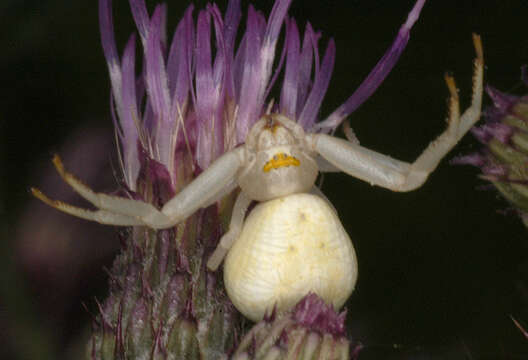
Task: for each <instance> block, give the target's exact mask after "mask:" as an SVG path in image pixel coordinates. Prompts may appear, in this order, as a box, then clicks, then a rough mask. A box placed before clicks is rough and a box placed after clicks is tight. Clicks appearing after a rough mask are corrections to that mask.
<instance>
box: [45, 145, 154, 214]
mask: <svg viewBox="0 0 528 360" xmlns="http://www.w3.org/2000/svg"><path fill="white" fill-rule="evenodd" d="M53 165H55V168H56V169H57V172H58V173H59V175H60V176H61V177H62V179H63V180H64V181H65V182H66V183H68V184H69V185H70V186H71V187H72V188H73V190H75V191H76V192H77V193H78V194H79V195H81V196H82V197H83V198H84V199H86V200H88V201H89V202H90V203H92V204H93V205H94V206H95V207H97V208H99V209H101V210H109V211H110V212H112V213H117V214H122V215H128V216H133V217H144V216H147V215H150V214H152V213H159V214H161V212H160V211H159V210H158V209H156V208H155V207H154V206H153V205H152V204H149V203H146V202H143V201H139V200H133V199H127V198H123V197H118V196H111V195H107V194H103V193H96V192H94V191H93V190H92V189H90V188H89V187H88V186H87V185H85V184H83V183H82V181H81V180H79V179H77V178H76V177H75V176H74V175H73V174H71V173H69V172H68V171H66V169H65V168H64V164H63V163H62V161H61V159H60V157H59V155H55V156H54V157H53Z"/></svg>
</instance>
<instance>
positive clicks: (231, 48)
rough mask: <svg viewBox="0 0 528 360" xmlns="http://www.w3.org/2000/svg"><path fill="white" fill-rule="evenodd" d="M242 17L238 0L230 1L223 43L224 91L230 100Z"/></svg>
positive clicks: (233, 96)
mask: <svg viewBox="0 0 528 360" xmlns="http://www.w3.org/2000/svg"><path fill="white" fill-rule="evenodd" d="M241 17H242V10H241V9H240V0H230V1H229V4H228V5H227V11H226V15H225V24H224V42H225V51H226V74H225V76H226V81H225V84H226V91H227V94H228V95H229V96H230V97H231V98H235V79H234V77H233V74H232V68H233V61H234V54H235V40H236V35H237V30H238V25H239V24H240V18H241Z"/></svg>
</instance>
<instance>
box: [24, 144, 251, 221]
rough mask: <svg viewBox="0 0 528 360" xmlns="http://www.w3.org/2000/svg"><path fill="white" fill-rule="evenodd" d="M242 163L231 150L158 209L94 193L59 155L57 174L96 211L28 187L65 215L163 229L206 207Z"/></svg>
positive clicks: (241, 153)
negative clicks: (76, 205)
mask: <svg viewBox="0 0 528 360" xmlns="http://www.w3.org/2000/svg"><path fill="white" fill-rule="evenodd" d="M243 162H244V148H243V147H240V148H236V149H234V150H231V151H229V152H227V153H225V154H224V155H222V156H221V157H219V158H218V159H217V160H216V161H215V162H213V163H212V164H211V166H209V168H207V169H206V170H205V171H204V172H202V173H201V174H200V175H199V176H198V177H197V178H196V179H194V180H193V181H192V182H191V183H190V184H188V185H187V186H186V187H185V188H184V189H183V190H182V191H180V192H179V193H178V194H177V195H176V196H174V197H173V198H172V199H171V200H169V201H168V202H167V203H166V204H165V205H164V206H163V208H162V209H161V210H158V209H156V208H155V207H154V206H153V205H152V204H148V203H145V202H143V201H138V200H132V199H126V198H122V197H117V196H110V195H106V194H102V193H96V192H94V191H93V190H92V189H90V188H89V187H88V186H86V185H84V184H83V183H82V182H81V181H80V180H78V179H77V178H76V177H75V176H73V175H72V174H70V173H68V172H67V171H66V170H65V169H64V166H63V165H62V162H61V161H60V158H59V157H58V156H55V157H54V159H53V163H54V165H55V167H56V168H57V171H58V173H59V174H60V176H61V177H62V178H63V179H64V181H66V182H67V183H68V184H69V185H70V186H71V187H72V188H73V189H74V190H75V191H76V192H77V193H79V195H81V196H82V197H83V198H85V199H86V200H88V201H89V202H91V203H92V204H93V205H94V206H95V207H96V208H97V209H98V210H94V211H92V210H87V209H82V208H78V207H74V206H71V205H68V204H65V203H63V202H60V201H55V200H51V199H49V198H48V197H47V196H46V195H44V194H43V193H42V192H41V191H40V190H37V189H34V188H33V189H31V190H32V192H33V195H35V196H36V197H37V198H39V199H40V200H42V201H44V202H45V203H46V204H48V205H50V206H52V207H54V208H56V209H58V210H61V211H63V212H66V213H68V214H71V215H74V216H77V217H80V218H83V219H87V220H91V221H96V222H98V223H101V224H110V225H120V226H128V225H145V226H149V227H151V228H154V229H164V228H169V227H172V226H174V225H175V224H177V223H179V222H181V221H183V220H184V219H186V218H187V217H188V216H190V215H191V214H192V213H193V212H195V211H196V210H198V209H200V208H202V207H204V206H207V205H209V204H211V203H213V202H214V201H216V200H218V198H219V197H220V196H221V195H222V194H225V189H226V187H231V185H232V184H233V183H234V181H235V179H236V175H237V173H238V170H239V168H240V166H241V165H242V164H243Z"/></svg>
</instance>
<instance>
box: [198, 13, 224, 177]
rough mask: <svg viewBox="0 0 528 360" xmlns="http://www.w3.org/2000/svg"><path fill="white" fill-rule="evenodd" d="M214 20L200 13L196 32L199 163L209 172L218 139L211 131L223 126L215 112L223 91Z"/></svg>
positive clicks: (208, 15)
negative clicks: (215, 61)
mask: <svg viewBox="0 0 528 360" xmlns="http://www.w3.org/2000/svg"><path fill="white" fill-rule="evenodd" d="M211 57H212V55H211V17H210V13H209V12H208V11H205V10H204V11H200V13H199V14H198V23H197V30H196V80H195V81H196V103H195V109H196V115H197V126H198V128H199V129H200V132H199V134H198V149H197V150H196V161H197V163H198V165H199V166H200V167H201V168H202V169H205V168H206V167H207V166H208V165H209V163H210V161H211V158H212V155H213V154H212V152H213V146H212V145H213V144H214V142H213V141H212V140H211V139H212V138H214V136H212V134H211V131H212V130H213V128H215V126H214V125H216V126H219V121H218V120H219V119H215V118H214V117H215V116H214V110H215V107H216V102H217V101H218V98H219V91H220V89H219V88H218V87H216V86H215V83H214V79H213V68H212V65H211V62H212V59H211Z"/></svg>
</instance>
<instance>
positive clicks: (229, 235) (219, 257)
mask: <svg viewBox="0 0 528 360" xmlns="http://www.w3.org/2000/svg"><path fill="white" fill-rule="evenodd" d="M251 201H252V200H251V199H250V198H248V197H247V196H246V195H245V194H244V193H243V192H242V191H241V192H240V194H238V197H237V199H236V201H235V206H234V207H233V213H232V214H231V222H230V223H229V230H228V231H227V232H226V233H225V234H224V236H222V238H221V239H220V242H219V243H218V246H217V247H216V249H215V251H214V252H213V254H212V255H211V256H210V257H209V260H208V261H207V267H208V268H209V270H211V271H215V270H216V269H218V267H219V266H220V264H221V263H222V261H223V260H224V257H225V256H226V254H227V252H228V251H229V249H230V248H231V246H233V244H234V243H235V241H236V240H237V239H238V237H239V236H240V232H241V231H242V225H243V224H244V218H245V216H246V211H247V209H248V207H249V205H250V204H251Z"/></svg>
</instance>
